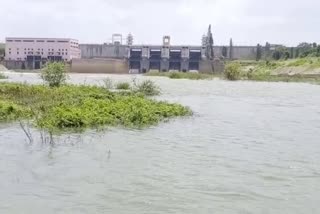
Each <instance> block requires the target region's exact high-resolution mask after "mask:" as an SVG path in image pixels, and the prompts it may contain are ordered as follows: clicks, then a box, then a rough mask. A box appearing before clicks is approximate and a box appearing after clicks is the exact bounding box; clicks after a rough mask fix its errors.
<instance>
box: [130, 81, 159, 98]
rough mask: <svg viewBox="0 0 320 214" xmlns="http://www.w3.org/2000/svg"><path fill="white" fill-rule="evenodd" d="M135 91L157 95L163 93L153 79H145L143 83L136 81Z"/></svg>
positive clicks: (147, 94)
mask: <svg viewBox="0 0 320 214" xmlns="http://www.w3.org/2000/svg"><path fill="white" fill-rule="evenodd" d="M134 86H135V89H134V91H135V92H138V93H142V94H144V95H146V96H156V95H159V94H160V93H161V91H160V88H159V87H158V86H157V85H156V84H155V83H154V82H153V81H152V80H144V81H142V82H141V83H136V82H134Z"/></svg>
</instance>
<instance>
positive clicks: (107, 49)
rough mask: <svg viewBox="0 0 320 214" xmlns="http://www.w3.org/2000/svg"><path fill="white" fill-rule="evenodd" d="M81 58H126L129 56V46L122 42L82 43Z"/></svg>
mask: <svg viewBox="0 0 320 214" xmlns="http://www.w3.org/2000/svg"><path fill="white" fill-rule="evenodd" d="M80 50H81V58H83V59H92V58H112V59H124V58H127V56H128V46H126V45H120V44H106V43H105V44H80Z"/></svg>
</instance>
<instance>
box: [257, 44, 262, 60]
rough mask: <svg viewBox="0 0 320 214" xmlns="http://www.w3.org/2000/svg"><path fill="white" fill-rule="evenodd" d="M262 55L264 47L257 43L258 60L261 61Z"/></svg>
mask: <svg viewBox="0 0 320 214" xmlns="http://www.w3.org/2000/svg"><path fill="white" fill-rule="evenodd" d="M261 57H262V47H261V45H260V44H258V45H257V55H256V60H257V61H259V60H260V59H261Z"/></svg>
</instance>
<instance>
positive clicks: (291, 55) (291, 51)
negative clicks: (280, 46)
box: [290, 47, 294, 59]
mask: <svg viewBox="0 0 320 214" xmlns="http://www.w3.org/2000/svg"><path fill="white" fill-rule="evenodd" d="M293 54H294V48H293V47H291V48H290V58H291V59H293V58H294V55H293Z"/></svg>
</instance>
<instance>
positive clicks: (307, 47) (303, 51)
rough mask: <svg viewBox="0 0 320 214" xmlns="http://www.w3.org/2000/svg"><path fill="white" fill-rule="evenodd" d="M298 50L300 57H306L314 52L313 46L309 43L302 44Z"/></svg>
mask: <svg viewBox="0 0 320 214" xmlns="http://www.w3.org/2000/svg"><path fill="white" fill-rule="evenodd" d="M297 48H298V49H299V56H300V57H306V56H308V55H309V54H310V53H311V52H312V44H309V43H307V42H302V43H300V44H299V45H298V46H297Z"/></svg>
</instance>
